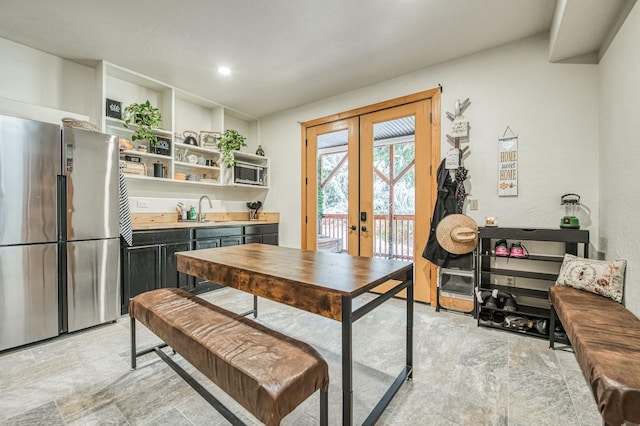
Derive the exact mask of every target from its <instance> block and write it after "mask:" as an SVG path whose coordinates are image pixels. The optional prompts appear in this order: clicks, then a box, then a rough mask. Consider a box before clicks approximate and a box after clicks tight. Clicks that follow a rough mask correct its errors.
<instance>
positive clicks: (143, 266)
mask: <svg viewBox="0 0 640 426" xmlns="http://www.w3.org/2000/svg"><path fill="white" fill-rule="evenodd" d="M123 259H124V260H123V268H122V270H123V280H122V281H123V286H122V313H123V314H125V313H127V312H129V299H130V298H132V297H134V296H136V295H138V294H140V293H144V292H145V291H149V290H154V289H156V288H159V287H160V246H144V247H131V248H126V249H125V250H124V256H123Z"/></svg>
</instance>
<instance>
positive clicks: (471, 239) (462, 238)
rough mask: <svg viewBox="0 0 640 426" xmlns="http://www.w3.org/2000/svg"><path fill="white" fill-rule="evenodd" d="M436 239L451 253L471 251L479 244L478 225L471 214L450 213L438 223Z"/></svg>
mask: <svg viewBox="0 0 640 426" xmlns="http://www.w3.org/2000/svg"><path fill="white" fill-rule="evenodd" d="M436 239H437V240H438V243H439V244H440V246H441V247H442V248H443V249H445V250H446V251H448V252H449V253H451V254H465V253H470V252H472V251H473V249H475V248H476V246H477V245H478V225H477V224H476V222H475V221H474V220H473V219H471V218H470V217H469V216H465V215H463V214H450V215H448V216H445V217H444V218H443V219H442V220H441V221H440V223H439V224H438V227H437V228H436Z"/></svg>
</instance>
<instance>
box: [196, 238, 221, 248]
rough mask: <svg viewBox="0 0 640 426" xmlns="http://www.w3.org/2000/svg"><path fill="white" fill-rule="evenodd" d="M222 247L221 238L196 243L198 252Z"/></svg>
mask: <svg viewBox="0 0 640 426" xmlns="http://www.w3.org/2000/svg"><path fill="white" fill-rule="evenodd" d="M214 247H220V238H212V239H209V240H198V241H196V250H200V249H207V248H214Z"/></svg>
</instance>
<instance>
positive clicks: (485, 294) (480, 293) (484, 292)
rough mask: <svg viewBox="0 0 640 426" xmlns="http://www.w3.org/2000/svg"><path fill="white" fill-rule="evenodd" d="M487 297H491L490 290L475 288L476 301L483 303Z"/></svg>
mask: <svg viewBox="0 0 640 426" xmlns="http://www.w3.org/2000/svg"><path fill="white" fill-rule="evenodd" d="M489 297H491V291H489V290H482V291H481V290H477V289H476V299H477V300H478V303H479V304H481V305H484V304H485V302H486V301H487V300H488V299H489Z"/></svg>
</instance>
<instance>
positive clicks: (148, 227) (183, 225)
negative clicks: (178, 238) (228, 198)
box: [132, 220, 278, 231]
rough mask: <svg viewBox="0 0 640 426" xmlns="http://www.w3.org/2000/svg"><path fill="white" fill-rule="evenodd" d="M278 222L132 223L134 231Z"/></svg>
mask: <svg viewBox="0 0 640 426" xmlns="http://www.w3.org/2000/svg"><path fill="white" fill-rule="evenodd" d="M269 223H278V222H273V221H268V220H228V221H213V220H212V221H206V222H195V221H185V222H159V223H154V222H148V223H135V224H133V225H132V227H133V230H134V231H147V230H151V229H173V228H200V227H208V228H212V227H220V226H242V225H264V224H269Z"/></svg>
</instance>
